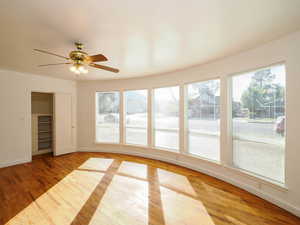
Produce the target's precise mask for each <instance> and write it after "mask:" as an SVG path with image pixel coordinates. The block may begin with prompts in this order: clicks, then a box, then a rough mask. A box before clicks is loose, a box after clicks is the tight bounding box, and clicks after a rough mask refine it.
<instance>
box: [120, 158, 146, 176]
mask: <svg viewBox="0 0 300 225" xmlns="http://www.w3.org/2000/svg"><path fill="white" fill-rule="evenodd" d="M118 172H119V173H121V174H124V175H129V176H133V177H137V178H142V179H147V165H145V164H140V163H133V162H122V164H121V166H120V168H119V170H118Z"/></svg>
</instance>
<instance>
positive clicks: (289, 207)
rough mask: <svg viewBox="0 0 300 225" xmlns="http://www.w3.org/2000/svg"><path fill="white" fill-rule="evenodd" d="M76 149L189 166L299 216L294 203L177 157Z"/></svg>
mask: <svg viewBox="0 0 300 225" xmlns="http://www.w3.org/2000/svg"><path fill="white" fill-rule="evenodd" d="M78 151H79V152H104V153H118V154H128V155H134V156H140V157H144V158H150V159H155V160H161V161H164V162H168V163H172V164H175V165H179V166H183V167H186V168H189V169H192V170H195V171H198V172H201V173H204V174H207V175H209V176H212V177H215V178H217V179H220V180H222V181H225V182H227V183H230V184H232V185H234V186H237V187H239V188H241V189H244V190H246V191H248V192H250V193H252V194H254V195H256V196H258V197H260V198H262V199H265V200H266V201H269V202H271V203H273V204H274V205H277V206H279V207H280V208H283V209H285V210H287V211H289V212H290V213H292V214H294V215H296V216H298V217H300V208H299V207H296V206H294V205H292V204H290V203H288V202H286V201H284V200H282V199H279V198H275V197H273V196H271V195H270V194H268V193H265V192H263V191H261V190H259V189H257V188H255V187H252V186H250V185H245V184H243V183H242V182H240V181H238V180H236V179H232V178H231V177H228V176H224V175H221V174H217V173H216V172H214V171H211V170H208V169H206V168H200V167H195V166H193V165H190V164H187V163H185V162H181V161H179V160H177V159H176V160H174V159H169V158H163V157H161V156H159V157H158V156H157V155H153V154H149V153H137V152H131V151H127V150H124V149H122V150H110V151H107V150H103V149H100V148H89V147H80V148H79V149H78Z"/></svg>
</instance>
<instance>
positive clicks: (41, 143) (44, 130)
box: [38, 116, 52, 151]
mask: <svg viewBox="0 0 300 225" xmlns="http://www.w3.org/2000/svg"><path fill="white" fill-rule="evenodd" d="M51 148H52V116H38V151H41V150H45V149H51Z"/></svg>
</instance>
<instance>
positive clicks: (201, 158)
mask: <svg viewBox="0 0 300 225" xmlns="http://www.w3.org/2000/svg"><path fill="white" fill-rule="evenodd" d="M182 155H185V156H189V157H191V158H196V159H200V160H203V161H205V162H209V163H213V164H217V165H222V164H221V162H220V161H217V160H213V159H209V158H205V157H201V156H199V155H195V154H192V153H189V152H184V153H182Z"/></svg>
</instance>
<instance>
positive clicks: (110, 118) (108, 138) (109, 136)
mask: <svg viewBox="0 0 300 225" xmlns="http://www.w3.org/2000/svg"><path fill="white" fill-rule="evenodd" d="M119 112H120V93H119V92H97V93H96V141H97V142H108V143H119V142H120V126H119V120H120V116H119Z"/></svg>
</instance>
